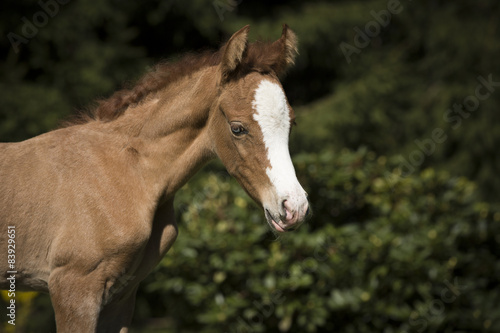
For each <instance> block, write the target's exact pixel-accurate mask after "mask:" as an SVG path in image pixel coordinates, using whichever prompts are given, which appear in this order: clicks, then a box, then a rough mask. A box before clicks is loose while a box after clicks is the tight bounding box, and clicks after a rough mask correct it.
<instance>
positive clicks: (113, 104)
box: [65, 42, 281, 126]
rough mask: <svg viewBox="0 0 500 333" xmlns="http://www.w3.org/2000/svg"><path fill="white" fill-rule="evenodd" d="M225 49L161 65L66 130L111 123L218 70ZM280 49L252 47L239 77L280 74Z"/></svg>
mask: <svg viewBox="0 0 500 333" xmlns="http://www.w3.org/2000/svg"><path fill="white" fill-rule="evenodd" d="M224 48H225V46H223V47H222V48H221V49H220V50H218V51H205V52H202V53H199V54H193V53H188V54H186V55H184V56H183V57H182V58H181V59H180V60H178V61H176V62H160V63H158V64H157V65H155V66H154V67H153V69H152V70H151V71H150V72H148V73H146V74H145V75H144V76H143V77H142V78H140V79H139V80H138V82H137V83H136V84H135V85H134V86H133V87H132V88H123V89H121V90H118V91H116V92H115V93H113V95H111V96H110V97H109V98H107V99H102V100H99V101H98V102H97V106H96V107H94V108H93V109H90V110H89V112H87V113H85V114H81V115H80V116H78V117H77V118H76V119H72V120H71V121H69V122H67V123H66V124H65V126H71V125H75V124H79V123H86V122H88V121H91V120H100V121H110V120H113V119H116V118H118V117H119V116H120V115H122V114H123V113H124V112H125V110H127V108H128V107H129V106H131V105H135V104H137V103H139V102H140V101H141V100H143V99H144V98H145V97H147V96H148V95H149V94H151V93H154V92H157V91H159V90H160V89H163V88H165V87H167V86H168V85H170V84H172V83H174V82H176V81H178V80H179V79H181V78H182V77H184V76H186V75H189V74H192V73H195V72H197V71H199V70H201V69H203V68H205V67H209V66H216V65H218V64H219V63H220V62H221V58H222V56H221V55H222V54H223V52H224ZM280 51H281V50H280V49H279V47H277V45H276V43H271V42H255V43H252V44H249V45H248V49H247V52H246V55H245V57H244V58H243V61H242V63H241V64H240V68H239V71H238V74H239V75H238V76H241V75H244V74H246V73H248V72H251V71H258V72H263V73H271V72H276V71H277V68H275V67H276V64H279V61H277V59H279V56H280Z"/></svg>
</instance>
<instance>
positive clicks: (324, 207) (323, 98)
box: [0, 0, 500, 333]
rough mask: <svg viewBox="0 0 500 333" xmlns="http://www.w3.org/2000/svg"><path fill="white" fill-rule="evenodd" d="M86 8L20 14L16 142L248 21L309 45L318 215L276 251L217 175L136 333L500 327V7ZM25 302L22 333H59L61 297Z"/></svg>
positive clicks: (12, 131) (196, 4)
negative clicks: (286, 29) (56, 312)
mask: <svg viewBox="0 0 500 333" xmlns="http://www.w3.org/2000/svg"><path fill="white" fill-rule="evenodd" d="M60 2H65V1H62V0H61V1H60ZM66 2H67V3H66V4H59V3H57V2H55V0H41V1H27V0H24V1H12V0H5V1H2V3H1V5H0V36H2V37H1V39H0V58H1V59H2V62H1V63H0V78H1V79H0V101H1V105H0V141H20V140H24V139H27V138H30V137H32V136H35V135H38V134H40V133H43V132H46V131H49V130H51V129H53V128H55V127H57V126H58V124H59V122H60V121H62V120H64V119H65V118H66V117H68V116H70V115H72V114H74V113H75V112H76V111H77V110H80V109H83V108H85V107H88V106H89V105H91V104H92V101H94V100H95V99H97V98H101V97H105V96H109V95H110V94H111V93H112V92H113V91H114V90H116V89H118V88H119V87H120V86H122V85H123V84H124V83H126V82H133V81H134V80H135V79H137V78H139V77H140V76H141V74H143V73H144V72H145V71H146V70H147V69H148V68H149V67H150V66H152V65H153V64H154V63H155V62H157V61H159V60H161V59H164V58H172V59H176V58H178V57H179V56H181V55H182V53H184V52H186V51H193V50H200V49H204V48H207V47H209V48H217V47H218V46H219V45H220V43H221V42H223V41H224V40H225V39H226V38H227V37H228V36H230V35H231V34H232V33H233V32H234V31H236V30H237V29H239V28H241V27H242V26H244V25H246V24H251V29H252V30H251V39H252V40H255V39H259V38H263V39H272V40H274V39H276V38H278V37H279V35H280V32H281V24H282V23H285V22H286V23H288V24H289V25H290V26H291V28H292V29H293V30H294V31H295V32H296V33H297V35H298V36H299V40H300V49H299V51H300V56H299V58H298V61H297V65H296V67H295V68H294V69H293V70H292V71H291V72H290V73H289V75H288V76H287V78H286V79H285V80H284V82H283V83H284V87H285V90H286V92H287V95H288V98H289V100H290V102H291V104H292V105H293V106H294V108H295V110H296V114H297V122H298V126H297V128H296V130H295V129H294V132H293V134H292V137H291V151H292V153H293V156H294V162H295V165H296V168H297V174H298V176H299V178H300V179H301V181H302V183H303V185H304V188H306V190H307V191H308V192H309V193H310V199H311V202H312V205H313V207H314V210H315V215H314V217H313V219H312V220H311V221H310V222H309V223H308V224H307V225H305V226H303V227H302V228H301V229H300V230H299V231H297V232H296V233H293V234H290V235H287V236H286V237H283V238H279V239H275V238H274V236H273V235H272V234H271V233H270V232H269V230H268V228H267V226H266V225H265V223H264V218H263V215H262V213H261V211H260V210H259V208H258V207H256V205H255V204H253V203H252V202H251V200H250V199H249V198H248V197H247V196H246V195H245V194H244V192H243V190H241V189H240V188H239V186H238V185H237V184H236V183H235V181H234V180H232V179H230V178H228V176H227V174H226V173H225V171H224V169H223V167H222V166H221V165H220V164H218V163H212V164H210V165H209V166H208V167H206V168H205V169H204V170H203V171H202V172H201V173H199V174H198V175H197V176H196V177H195V178H194V179H193V180H192V181H191V182H190V183H189V184H188V185H186V186H185V188H183V189H182V190H181V191H180V192H179V194H178V196H177V202H176V205H177V208H178V218H179V220H180V236H179V238H178V240H177V242H176V243H175V245H174V247H173V249H172V250H171V251H170V252H169V253H168V254H167V255H166V257H165V258H164V260H163V261H162V262H161V264H160V265H159V267H158V268H157V269H156V270H155V271H154V272H153V273H152V274H151V275H150V276H149V277H148V278H147V279H146V280H145V281H144V283H143V284H142V286H141V289H140V293H139V297H138V301H137V305H136V314H135V317H134V322H133V332H278V331H279V332H387V333H390V332H498V331H500V308H499V307H498V304H500V295H499V289H498V283H499V277H500V260H499V246H500V224H499V223H500V209H499V201H498V198H497V193H496V192H497V189H498V188H499V186H500V178H499V177H498V176H497V173H498V170H499V168H500V155H499V154H498V153H497V147H498V146H499V144H500V122H499V118H500V113H499V112H498V108H499V105H500V62H499V61H498V56H499V54H500V26H499V20H498V18H499V17H500V3H499V2H498V1H495V0H476V1H473V0H460V1H444V0H441V1H440V0H413V1H411V0H400V1H396V0H366V1H361V0H360V1H340V0H339V1H320V0H314V1H298V0H296V1H247V0H243V1H241V0H239V1H229V0H214V1H212V0H209V1H202V0H192V1H189V2H186V1H180V0H166V1H152V0H146V1H140V2H139V1H136V2H123V1H118V0H99V1H86V2H85V1H81V0H79V1H78V0H74V1H66ZM391 11H392V14H391V15H390V17H389V16H388V15H387V13H389V12H391ZM40 13H42V14H40ZM43 13H46V14H45V18H46V19H44V14H43ZM35 23H36V25H35ZM30 25H31V26H30ZM14 34H15V35H14ZM13 44H15V45H13ZM488 81H489V82H490V83H489V84H488V83H487V82H488ZM0 158H1V156H0ZM12 167H13V168H15V167H16V166H14V165H13V166H12ZM0 186H1V184H0ZM2 295H3V296H5V295H4V294H2ZM18 301H19V302H20V303H21V304H22V306H21V307H20V308H19V309H18V325H16V327H15V328H16V330H15V331H16V332H54V331H55V324H54V319H53V314H52V310H51V308H50V299H49V298H48V296H46V295H38V294H35V293H23V294H20V295H19V298H18ZM0 302H4V303H2V304H5V301H4V300H0ZM0 305H1V304H0ZM2 307H3V305H2ZM28 318H29V319H28ZM1 325H2V329H5V330H10V331H12V329H13V327H12V326H10V325H7V324H5V321H3V322H2V324H1Z"/></svg>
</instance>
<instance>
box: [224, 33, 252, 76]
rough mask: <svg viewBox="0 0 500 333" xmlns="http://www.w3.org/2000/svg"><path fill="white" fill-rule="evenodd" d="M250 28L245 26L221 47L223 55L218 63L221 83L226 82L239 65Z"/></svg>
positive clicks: (245, 47)
mask: <svg viewBox="0 0 500 333" xmlns="http://www.w3.org/2000/svg"><path fill="white" fill-rule="evenodd" d="M249 30H250V26H249V25H246V26H244V27H243V28H241V29H240V30H238V31H236V32H235V33H234V35H232V36H231V38H230V39H229V41H228V42H227V44H226V45H225V46H224V47H223V50H222V52H223V55H222V60H221V63H220V71H221V78H222V81H223V82H224V81H226V80H227V79H228V78H229V76H230V75H231V74H232V73H233V72H234V71H235V69H236V67H238V65H239V64H240V63H241V60H242V59H243V56H244V54H245V51H246V49H247V45H248V31H249Z"/></svg>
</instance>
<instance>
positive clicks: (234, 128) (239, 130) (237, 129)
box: [231, 123, 247, 136]
mask: <svg viewBox="0 0 500 333" xmlns="http://www.w3.org/2000/svg"><path fill="white" fill-rule="evenodd" d="M231 132H233V134H234V135H236V136H240V135H242V134H245V133H247V131H246V130H245V128H244V127H243V126H242V125H241V124H239V123H232V124H231Z"/></svg>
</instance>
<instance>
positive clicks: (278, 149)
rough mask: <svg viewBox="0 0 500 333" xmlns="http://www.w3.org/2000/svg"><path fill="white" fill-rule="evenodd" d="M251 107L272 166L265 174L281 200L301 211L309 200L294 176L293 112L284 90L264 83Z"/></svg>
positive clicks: (260, 85) (270, 83) (268, 82)
mask: <svg viewBox="0 0 500 333" xmlns="http://www.w3.org/2000/svg"><path fill="white" fill-rule="evenodd" d="M252 107H253V109H254V111H255V112H254V114H253V118H254V120H255V121H256V122H257V123H258V124H259V126H260V129H261V131H262V134H263V136H264V144H265V146H266V149H267V157H268V159H269V162H270V163H271V167H270V168H267V169H266V173H267V175H268V177H269V179H270V180H271V183H272V185H273V186H274V188H275V191H276V194H277V195H278V199H280V200H285V199H287V200H292V201H293V203H294V204H295V206H296V207H297V209H299V207H300V206H301V205H303V204H304V203H303V201H304V200H305V201H306V202H307V199H306V198H305V192H304V190H303V189H302V187H301V186H300V184H299V182H298V180H297V176H296V175H295V169H294V167H293V164H292V160H291V158H290V153H289V151H288V136H289V133H290V109H289V108H288V104H287V100H286V96H285V93H284V92H283V89H282V88H281V87H280V86H279V85H278V84H276V83H273V82H271V81H269V80H262V81H261V82H260V84H259V86H258V87H257V89H256V90H255V97H254V100H253V101H252ZM278 204H281V203H278Z"/></svg>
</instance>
